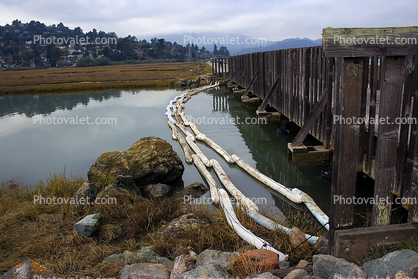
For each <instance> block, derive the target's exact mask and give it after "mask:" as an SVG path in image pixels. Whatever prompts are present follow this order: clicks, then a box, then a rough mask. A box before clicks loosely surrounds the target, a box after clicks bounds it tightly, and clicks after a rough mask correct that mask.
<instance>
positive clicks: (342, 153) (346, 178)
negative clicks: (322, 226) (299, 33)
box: [329, 58, 364, 254]
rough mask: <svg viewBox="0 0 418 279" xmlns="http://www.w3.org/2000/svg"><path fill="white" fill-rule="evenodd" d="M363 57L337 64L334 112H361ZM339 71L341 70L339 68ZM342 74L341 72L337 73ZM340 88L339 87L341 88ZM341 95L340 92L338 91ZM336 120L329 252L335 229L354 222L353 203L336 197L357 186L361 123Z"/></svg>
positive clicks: (353, 114)
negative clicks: (337, 82) (338, 85)
mask: <svg viewBox="0 0 418 279" xmlns="http://www.w3.org/2000/svg"><path fill="white" fill-rule="evenodd" d="M340 61H341V62H340ZM363 63H364V59H363V58H342V59H341V60H339V61H338V64H339V65H336V67H338V68H340V69H341V92H340V96H339V98H340V102H339V105H338V106H337V109H336V112H335V114H336V115H337V117H340V118H341V119H342V118H344V119H349V118H351V119H353V117H359V116H360V115H361V97H362V96H361V89H362V86H363V83H362V82H363V80H362V79H363V69H364V67H363ZM338 72H339V70H338ZM336 78H337V79H338V78H339V75H337V76H336ZM338 89H339V88H338ZM337 95H338V94H337ZM350 123H351V124H347V123H345V124H344V123H342V122H340V121H334V126H335V140H334V143H335V148H334V155H333V177H332V188H331V206H330V212H331V214H330V223H331V225H330V234H329V235H330V237H329V245H330V246H329V249H330V251H329V252H330V253H331V254H334V253H335V244H336V243H335V233H336V231H337V230H340V229H345V228H350V227H352V225H353V213H354V204H353V203H342V202H339V201H341V200H335V197H342V198H352V197H354V196H355V190H356V173H357V163H358V141H359V137H360V135H359V131H360V129H359V126H358V125H357V124H355V123H353V122H350Z"/></svg>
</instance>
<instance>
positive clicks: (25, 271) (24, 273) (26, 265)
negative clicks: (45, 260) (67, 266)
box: [0, 260, 54, 279]
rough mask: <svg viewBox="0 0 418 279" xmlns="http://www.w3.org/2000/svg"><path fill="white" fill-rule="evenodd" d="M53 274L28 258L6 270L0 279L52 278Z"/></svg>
mask: <svg viewBox="0 0 418 279" xmlns="http://www.w3.org/2000/svg"><path fill="white" fill-rule="evenodd" d="M53 276H54V274H53V273H52V272H51V271H49V270H48V269H46V268H44V267H43V266H41V265H40V264H38V263H37V262H34V261H31V260H28V261H25V262H22V263H20V264H18V265H16V266H15V267H13V268H12V269H10V270H9V271H8V272H6V273H5V274H4V275H3V276H1V277H0V278H1V279H13V278H19V279H32V278H52V277H53Z"/></svg>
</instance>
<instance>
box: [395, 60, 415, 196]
mask: <svg viewBox="0 0 418 279" xmlns="http://www.w3.org/2000/svg"><path fill="white" fill-rule="evenodd" d="M413 70H414V59H413V56H407V57H406V73H405V74H406V76H405V84H404V94H403V98H402V109H401V117H402V119H410V118H411V105H412V96H413V95H412V94H413V92H412V87H413V84H412V83H413V82H414V81H413V75H414V72H413ZM409 126H410V125H408V124H402V125H401V129H400V133H399V147H398V158H397V160H396V180H395V185H394V193H395V195H397V196H401V195H402V187H403V186H404V179H405V165H406V156H405V155H406V154H408V153H407V149H408V144H409V143H408V138H409Z"/></svg>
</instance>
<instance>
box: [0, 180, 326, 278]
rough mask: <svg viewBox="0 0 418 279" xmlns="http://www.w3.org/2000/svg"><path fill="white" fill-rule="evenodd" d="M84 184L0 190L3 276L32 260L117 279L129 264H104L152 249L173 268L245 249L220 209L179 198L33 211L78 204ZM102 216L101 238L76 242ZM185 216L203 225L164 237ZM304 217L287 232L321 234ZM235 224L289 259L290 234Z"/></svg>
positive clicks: (300, 255)
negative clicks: (182, 260)
mask: <svg viewBox="0 0 418 279" xmlns="http://www.w3.org/2000/svg"><path fill="white" fill-rule="evenodd" d="M84 182H85V179H83V178H77V177H66V176H65V174H63V175H53V176H51V177H50V178H48V179H47V181H46V182H39V184H37V185H36V187H35V188H33V189H28V188H22V187H21V185H18V184H13V183H3V184H1V185H0V243H1V245H0V274H3V273H5V272H7V271H8V270H9V269H10V268H11V267H13V266H15V265H16V264H17V263H19V262H23V261H26V260H28V259H30V260H33V261H36V262H38V263H39V264H41V265H42V266H44V267H45V268H47V269H48V270H51V271H53V272H54V273H56V274H60V275H71V276H73V277H74V276H76V275H78V276H87V275H89V276H94V277H98V276H100V277H118V275H119V272H120V270H121V268H122V267H123V266H124V265H125V264H123V265H109V264H105V263H103V262H102V261H103V259H104V258H106V257H108V256H110V255H111V254H118V253H123V252H124V251H126V250H129V251H139V250H140V249H141V247H144V246H150V245H151V246H154V247H155V250H156V252H157V253H158V254H160V255H162V256H164V257H167V258H169V259H171V260H174V259H175V258H176V257H177V256H180V255H181V254H184V253H186V254H187V253H188V252H189V249H191V250H193V251H194V252H196V253H201V252H202V251H204V250H205V249H209V248H210V249H217V250H221V251H230V252H233V251H237V250H239V249H243V248H244V247H246V246H248V245H247V244H246V243H245V242H244V241H243V240H242V239H241V238H240V237H239V236H238V235H237V234H236V233H235V232H234V230H233V229H232V228H231V227H230V226H229V225H228V223H227V221H226V218H225V216H224V212H223V210H222V209H221V208H218V207H211V206H208V205H202V206H195V205H189V204H187V203H184V202H183V200H182V199H179V198H176V197H175V196H173V197H170V198H167V199H164V200H150V201H142V202H132V201H130V200H126V199H118V203H117V204H116V205H115V204H95V205H85V206H83V207H80V206H77V205H74V204H70V203H68V204H39V203H34V197H35V196H42V197H43V198H45V199H46V198H52V197H56V198H68V197H74V196H75V194H76V191H77V190H78V189H79V188H80V187H81V186H82V185H83V183H84ZM106 184H108V181H105V180H104V181H102V182H101V185H100V184H99V185H96V186H97V187H98V188H99V189H104V187H105V186H106ZM98 212H100V213H101V214H102V216H103V218H102V224H101V226H100V229H99V231H97V232H96V233H95V234H94V235H92V237H84V236H80V235H78V234H77V232H76V231H75V230H74V224H75V223H76V222H78V221H79V220H80V219H82V218H83V217H84V216H86V215H88V214H92V213H98ZM187 213H194V214H195V215H196V216H198V218H199V219H201V220H202V224H201V225H198V227H197V229H195V230H191V231H182V232H180V233H176V234H171V233H162V232H161V228H162V227H163V226H164V225H166V224H168V223H169V222H170V221H172V220H173V219H175V218H178V217H180V216H182V215H184V214H187ZM304 215H306V214H303V213H300V214H299V213H298V214H295V215H293V216H288V217H289V218H287V220H288V221H286V225H287V226H298V227H299V228H301V229H302V230H304V231H306V232H308V233H313V232H314V231H315V230H317V229H318V227H319V226H318V227H314V226H312V223H311V221H312V220H310V221H307V220H306V217H305V216H304ZM237 216H238V218H239V219H240V221H241V222H242V224H243V225H244V226H245V227H246V228H248V229H249V230H251V231H253V232H254V233H255V234H256V235H258V236H260V237H262V238H264V239H266V240H268V241H269V242H270V243H271V244H272V245H273V246H274V247H276V248H278V249H280V250H282V251H290V245H289V236H288V235H287V234H285V233H282V232H280V231H269V230H267V229H266V228H264V227H262V226H260V225H258V224H256V223H255V222H254V221H252V220H251V219H250V218H249V217H248V215H247V214H245V212H244V211H242V210H240V209H238V210H237ZM270 217H271V218H273V219H274V217H273V216H270ZM275 221H278V220H277V219H275ZM311 248H312V247H311ZM311 248H309V249H307V250H306V249H302V248H301V249H299V250H297V251H294V252H293V253H291V254H290V262H293V263H297V262H298V261H299V260H300V259H306V260H311V259H312V254H311V253H312V252H311ZM254 272H255V271H254Z"/></svg>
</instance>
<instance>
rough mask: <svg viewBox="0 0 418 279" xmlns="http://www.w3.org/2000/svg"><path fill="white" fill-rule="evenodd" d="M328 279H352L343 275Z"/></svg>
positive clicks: (334, 275) (332, 276)
mask: <svg viewBox="0 0 418 279" xmlns="http://www.w3.org/2000/svg"><path fill="white" fill-rule="evenodd" d="M327 279H352V278H351V277H346V276H342V275H341V274H332V275H330V276H329V277H328V278H327Z"/></svg>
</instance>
